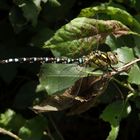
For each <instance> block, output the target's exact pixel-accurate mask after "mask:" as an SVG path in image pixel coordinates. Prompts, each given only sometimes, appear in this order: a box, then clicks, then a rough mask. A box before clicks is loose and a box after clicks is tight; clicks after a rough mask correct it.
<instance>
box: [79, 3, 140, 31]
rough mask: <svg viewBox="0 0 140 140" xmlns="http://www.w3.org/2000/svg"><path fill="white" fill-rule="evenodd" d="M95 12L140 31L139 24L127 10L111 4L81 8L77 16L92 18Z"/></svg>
mask: <svg viewBox="0 0 140 140" xmlns="http://www.w3.org/2000/svg"><path fill="white" fill-rule="evenodd" d="M96 14H106V15H108V16H109V17H108V18H110V19H114V20H118V21H121V22H122V23H124V24H125V25H128V26H129V27H130V28H132V29H134V31H137V32H139V33H140V24H139V22H138V21H137V20H136V19H134V18H133V16H131V15H130V14H129V13H128V12H126V11H125V10H122V9H120V8H116V7H111V6H105V5H103V6H96V7H89V8H85V9H82V10H81V12H80V14H79V16H80V17H90V18H93V17H94V16H95V15H96Z"/></svg>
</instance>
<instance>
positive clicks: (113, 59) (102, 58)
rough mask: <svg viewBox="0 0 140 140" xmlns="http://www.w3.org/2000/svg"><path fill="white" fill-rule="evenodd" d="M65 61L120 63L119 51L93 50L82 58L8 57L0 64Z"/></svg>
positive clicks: (65, 62) (108, 64)
mask: <svg viewBox="0 0 140 140" xmlns="http://www.w3.org/2000/svg"><path fill="white" fill-rule="evenodd" d="M35 62H40V63H63V64H72V63H76V64H78V65H86V66H87V65H88V66H93V65H97V66H99V67H100V68H106V67H108V66H111V65H115V64H117V63H118V59H117V53H115V52H101V51H99V50H98V51H93V52H91V53H90V54H89V55H87V56H83V57H81V58H76V59H73V58H55V57H21V58H8V59H2V60H0V64H9V63H35Z"/></svg>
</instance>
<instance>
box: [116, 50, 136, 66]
mask: <svg viewBox="0 0 140 140" xmlns="http://www.w3.org/2000/svg"><path fill="white" fill-rule="evenodd" d="M115 52H117V54H118V60H119V64H118V67H119V66H122V65H125V64H126V63H128V62H131V61H132V60H134V59H135V56H134V53H133V49H132V48H128V47H122V48H118V49H117V50H116V51H115Z"/></svg>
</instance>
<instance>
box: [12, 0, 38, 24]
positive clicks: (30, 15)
mask: <svg viewBox="0 0 140 140" xmlns="http://www.w3.org/2000/svg"><path fill="white" fill-rule="evenodd" d="M14 2H15V4H17V5H18V6H19V7H20V8H21V9H22V11H23V15H24V17H25V18H26V19H27V21H29V22H31V23H32V25H33V26H36V24H37V18H38V14H39V12H40V10H41V9H40V6H39V7H37V5H36V4H35V3H34V1H32V0H22V1H21V0H15V1H14Z"/></svg>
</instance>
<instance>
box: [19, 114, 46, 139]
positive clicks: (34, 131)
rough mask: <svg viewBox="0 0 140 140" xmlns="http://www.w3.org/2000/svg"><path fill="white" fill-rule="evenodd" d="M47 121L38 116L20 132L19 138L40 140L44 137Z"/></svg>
mask: <svg viewBox="0 0 140 140" xmlns="http://www.w3.org/2000/svg"><path fill="white" fill-rule="evenodd" d="M46 126H47V120H46V119H45V118H44V117H41V116H37V117H35V118H33V119H31V120H28V121H27V122H26V123H25V125H24V126H22V127H21V128H20V130H19V136H20V137H21V138H22V139H23V140H40V139H41V137H42V136H43V132H44V129H45V127H46Z"/></svg>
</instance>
